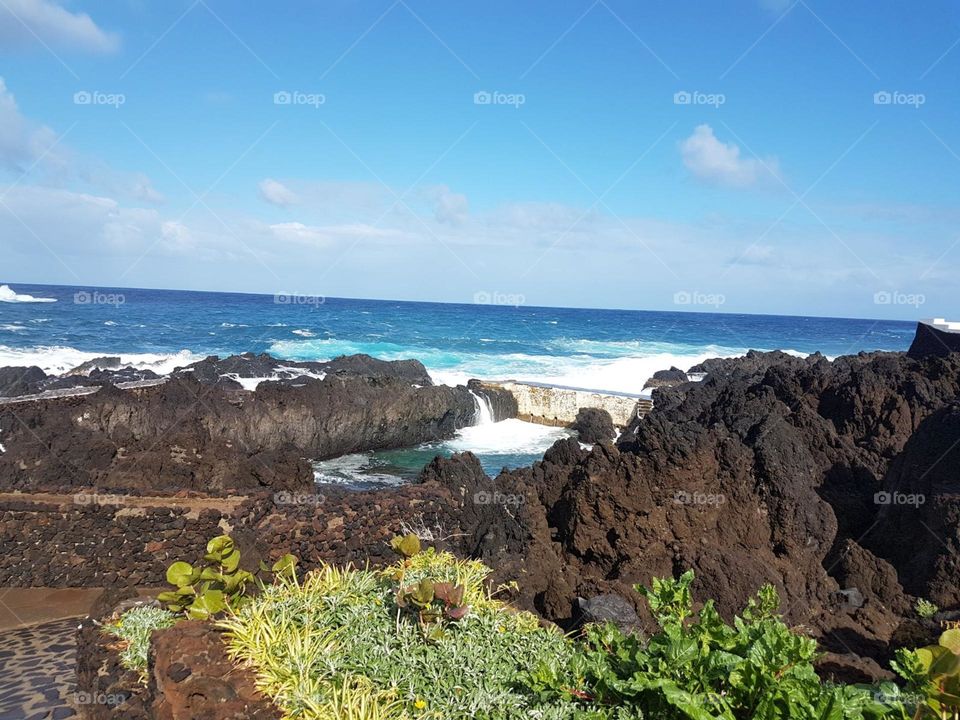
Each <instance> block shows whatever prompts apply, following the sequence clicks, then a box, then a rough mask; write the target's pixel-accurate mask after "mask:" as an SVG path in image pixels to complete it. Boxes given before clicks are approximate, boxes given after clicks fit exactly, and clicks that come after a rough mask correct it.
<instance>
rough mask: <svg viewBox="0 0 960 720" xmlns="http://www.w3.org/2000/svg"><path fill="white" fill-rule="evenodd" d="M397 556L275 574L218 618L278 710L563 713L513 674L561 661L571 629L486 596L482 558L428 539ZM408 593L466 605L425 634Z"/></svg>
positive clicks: (295, 713)
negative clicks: (565, 631) (365, 566)
mask: <svg viewBox="0 0 960 720" xmlns="http://www.w3.org/2000/svg"><path fill="white" fill-rule="evenodd" d="M408 549H410V548H408ZM401 555H402V558H401V559H400V560H399V561H398V562H397V563H396V564H394V565H393V566H391V567H389V568H387V569H385V570H382V571H373V570H355V569H352V568H346V569H341V568H336V567H333V566H327V565H325V566H322V567H321V568H320V569H318V570H316V571H314V572H311V573H309V574H307V576H306V577H305V578H304V579H303V580H302V581H301V580H299V579H298V578H296V577H295V576H281V577H278V578H277V580H276V582H275V583H274V584H272V585H268V586H266V587H264V588H263V591H262V592H261V593H260V594H259V595H258V596H257V597H255V598H253V599H252V600H251V601H250V602H248V603H246V604H244V605H243V606H241V607H240V608H239V609H237V610H236V612H234V613H232V614H230V615H228V616H227V617H225V618H224V619H223V620H221V621H219V623H218V624H219V625H220V626H221V627H223V628H225V629H226V630H227V637H228V647H229V649H230V652H231V654H232V655H233V656H234V657H235V658H237V659H239V660H242V661H244V662H246V663H248V664H250V665H251V666H252V667H253V668H254V670H255V672H256V675H257V679H258V685H259V687H260V688H261V690H263V692H265V693H266V694H267V695H268V696H269V697H271V698H272V699H273V700H274V702H275V703H276V704H277V705H278V707H279V708H280V709H281V710H282V712H283V713H284V715H285V717H287V718H297V719H298V720H347V719H349V718H358V719H359V718H364V719H365V720H367V719H369V720H373V719H374V718H380V717H382V718H391V719H392V718H406V719H407V720H412V719H417V720H467V718H485V719H487V720H490V719H493V718H497V719H505V720H507V719H509V720H514V719H515V720H521V719H526V718H541V719H542V720H561V719H562V718H569V717H570V715H569V711H570V710H571V709H572V708H571V706H570V705H569V703H565V702H563V701H556V702H555V701H552V700H550V701H544V702H541V701H540V700H538V699H537V698H536V697H534V696H533V695H532V694H531V693H530V692H529V691H527V689H526V688H525V687H523V686H522V685H521V684H520V683H519V679H520V678H521V676H522V673H523V672H524V671H525V670H526V669H527V668H529V667H531V666H534V665H538V664H540V663H543V662H547V661H548V660H551V661H554V662H557V663H560V664H564V663H565V662H566V661H567V659H568V658H569V656H570V655H572V652H573V646H572V643H571V642H570V641H569V640H568V639H567V638H565V637H564V636H563V635H562V634H561V633H559V632H558V631H556V630H551V629H547V628H544V627H542V626H541V625H540V623H539V620H538V619H537V618H536V617H534V616H533V615H530V614H529V613H526V612H517V611H515V610H513V609H512V608H509V607H508V606H506V605H505V604H503V603H501V602H498V601H497V600H495V599H493V598H492V597H490V595H489V593H488V591H487V589H486V579H487V577H488V575H489V573H490V570H489V569H488V568H486V567H484V566H483V565H482V564H481V563H478V562H476V561H472V560H458V559H457V558H455V557H454V556H452V555H450V554H449V553H442V552H436V551H435V550H434V549H433V548H429V549H427V550H425V551H422V552H416V553H414V554H411V555H407V554H405V553H401ZM431 586H432V590H433V595H432V600H430V601H427V598H428V597H429V596H430V593H429V592H428V590H429V588H430V587H431ZM402 588H406V589H410V588H414V590H413V591H412V592H410V593H407V594H405V600H404V602H409V603H410V604H409V605H408V606H407V607H400V606H399V605H398V592H399V593H401V594H404V591H403V590H402ZM438 589H439V596H438ZM413 594H419V595H418V597H417V598H416V600H417V603H422V604H427V605H429V604H431V603H439V605H440V606H445V605H446V604H448V603H449V605H450V607H464V606H469V607H470V612H469V613H467V614H465V615H464V616H463V617H462V618H461V619H459V620H456V621H452V620H450V619H449V618H440V619H436V620H432V623H431V629H432V630H435V629H437V628H438V627H442V630H443V631H442V632H438V633H429V634H425V633H424V632H423V630H424V628H423V624H422V620H421V618H420V611H419V609H417V608H418V605H417V603H414V602H413V600H414V598H412V597H410V595H413ZM448 620H449V622H448ZM377 713H379V714H377Z"/></svg>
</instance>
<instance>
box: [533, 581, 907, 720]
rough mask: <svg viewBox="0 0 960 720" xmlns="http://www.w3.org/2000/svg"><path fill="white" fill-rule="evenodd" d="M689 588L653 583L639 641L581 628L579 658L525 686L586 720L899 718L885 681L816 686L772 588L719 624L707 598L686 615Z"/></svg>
mask: <svg viewBox="0 0 960 720" xmlns="http://www.w3.org/2000/svg"><path fill="white" fill-rule="evenodd" d="M692 582H693V572H692V571H690V572H687V573H685V574H684V575H683V576H682V577H681V578H680V579H679V580H674V579H665V580H659V579H655V580H654V581H653V588H652V589H650V590H648V589H646V588H642V587H638V588H637V589H638V591H640V592H642V593H643V594H644V595H645V596H646V598H647V602H648V604H649V606H650V610H651V611H652V613H653V615H654V617H655V619H656V620H657V622H658V624H659V625H660V632H659V633H658V634H656V635H654V636H653V637H651V638H649V640H647V641H646V642H643V641H641V640H640V639H639V638H638V637H636V636H635V635H624V634H623V633H621V632H620V631H619V630H618V629H617V628H616V627H614V626H612V625H606V626H595V627H592V628H589V629H588V631H587V633H586V638H585V643H584V649H583V651H582V652H578V653H576V654H574V655H573V656H572V661H571V662H569V663H568V664H567V665H566V666H563V665H557V664H544V665H541V666H539V667H537V668H536V669H535V671H534V672H533V673H532V674H531V678H530V682H531V686H532V687H533V688H534V689H535V690H536V691H537V692H538V694H539V695H540V697H543V698H567V699H568V700H569V701H571V702H575V703H580V704H581V705H582V706H583V710H582V712H581V714H580V715H577V716H575V717H582V718H591V719H592V718H635V717H648V718H657V719H658V720H680V719H688V718H689V719H690V720H715V719H718V718H722V719H723V720H775V719H777V720H778V719H780V718H790V719H791V720H827V719H829V720H841V719H847V718H849V719H850V720H861V719H866V718H881V717H889V718H895V717H906V715H905V713H904V710H903V707H902V705H901V704H900V701H899V697H898V696H897V695H896V692H895V691H896V686H894V685H893V684H892V683H891V687H890V688H879V689H877V688H867V687H855V686H840V685H826V684H823V683H822V682H821V681H820V679H819V677H818V676H817V674H816V673H815V672H814V667H813V661H814V659H815V657H816V654H817V646H816V642H815V641H814V640H812V639H810V638H807V637H804V636H802V635H799V634H797V633H795V632H794V631H792V630H791V629H790V628H788V627H787V626H786V625H785V624H784V623H783V621H782V620H781V619H780V618H779V616H778V615H777V614H776V612H777V609H778V607H779V598H778V597H777V593H776V591H775V590H774V588H773V587H772V586H766V587H764V588H763V589H762V590H760V592H759V593H758V595H757V596H756V598H755V599H752V600H751V601H750V602H749V604H748V605H747V607H746V608H745V609H744V611H743V612H742V613H741V615H740V616H739V617H737V618H736V619H735V620H734V623H733V625H728V624H726V623H725V622H724V621H723V620H722V619H721V618H720V616H719V614H718V613H717V611H716V609H715V608H714V604H713V602H712V601H710V600H708V601H707V602H706V603H705V604H704V606H703V608H702V609H701V610H700V612H699V613H697V614H696V616H694V613H693V600H692V597H691V594H690V584H691V583H692ZM888 696H889V701H888ZM591 706H592V707H593V708H594V709H591ZM597 706H599V707H600V708H601V709H600V710H597V709H595V708H596V707H597Z"/></svg>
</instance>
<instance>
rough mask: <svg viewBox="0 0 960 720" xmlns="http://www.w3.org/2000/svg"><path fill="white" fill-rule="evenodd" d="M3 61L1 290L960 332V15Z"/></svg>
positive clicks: (191, 24)
mask: <svg viewBox="0 0 960 720" xmlns="http://www.w3.org/2000/svg"><path fill="white" fill-rule="evenodd" d="M0 58H2V60H0V77H2V78H3V89H2V93H0V251H2V258H3V259H2V262H0V282H8V283H11V284H16V283H17V282H21V283H27V282H29V283H37V282H44V283H59V284H70V285H89V286H141V287H171V288H186V289H205V290H239V291H251V292H266V293H273V292H279V291H289V292H302V293H317V294H324V295H330V296H347V297H377V298H397V299H411V300H441V301H452V302H470V301H471V299H472V298H473V297H474V296H475V295H476V294H477V293H483V292H485V293H494V294H495V293H501V294H505V295H506V294H512V295H514V296H516V295H522V296H523V297H524V298H525V300H526V302H528V303H531V304H538V305H564V306H588V307H591V306H592V307H623V308H642V309H670V310H676V309H680V310H683V309H690V310H714V309H718V310H720V311H730V312H757V313H791V314H816V315H838V316H862V317H890V318H904V319H910V318H915V317H917V316H928V315H958V314H960V300H958V296H957V293H956V288H957V282H956V277H957V271H958V269H960V229H958V228H960V224H958V220H960V205H958V194H957V189H958V187H960V123H958V110H960V105H958V101H957V87H956V77H957V74H958V70H960V5H958V4H957V3H956V2H945V1H942V2H941V1H937V0H932V1H931V2H924V3H919V4H918V3H908V2H884V3H875V2H872V3H867V2H860V1H859V0H853V1H851V2H844V3H829V2H825V1H822V0H802V1H801V2H790V0H735V1H733V2H731V1H729V0H728V1H726V2H719V1H709V0H708V1H698V2H677V1H673V2H646V3H636V2H622V1H618V0H598V1H597V2H593V0H586V1H583V2H580V1H578V2H556V1H555V2H549V3H548V2H524V3H517V2H500V1H493V2H486V3H472V4H465V3H440V2H432V1H431V2H424V1H422V0H398V1H396V2H394V1H392V0H386V1H380V0H376V1H374V0H370V1H367V2H358V1H356V0H332V1H326V2H306V1H303V2H280V3H274V4H270V5H267V4H263V3H243V4H238V3H228V2H221V1H219V0H200V1H197V2H195V1H192V0H187V1H181V0H169V1H168V2H163V3H160V2H147V1H146V0H115V1H114V2H111V3H93V2H80V1H76V2H62V3H61V2H56V1H55V0H0ZM478 93H480V95H478ZM483 93H487V94H483ZM878 93H880V94H879V95H877V94H878ZM285 99H289V100H290V102H289V103H283V101H284V100H285ZM685 100H689V102H684V101H685ZM487 101H489V102H487Z"/></svg>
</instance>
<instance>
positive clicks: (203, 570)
mask: <svg viewBox="0 0 960 720" xmlns="http://www.w3.org/2000/svg"><path fill="white" fill-rule="evenodd" d="M296 564H297V559H296V558H295V557H293V555H284V556H283V557H282V558H280V560H278V561H277V562H276V563H275V564H274V565H273V568H272V572H274V573H278V574H282V573H292V572H294V571H295V567H296ZM260 569H261V571H266V570H267V568H266V567H261V568H260ZM256 580H257V578H256V576H255V575H254V574H253V573H251V572H249V571H247V570H243V569H241V567H240V551H239V550H238V549H237V547H236V545H235V543H234V542H233V538H231V537H230V536H229V535H219V536H218V537H215V538H213V539H212V540H210V542H208V543H207V552H206V553H205V554H204V555H203V557H202V558H201V559H200V562H198V563H196V564H194V565H191V564H190V563H188V562H183V561H182V560H180V561H177V562H175V563H173V564H172V565H170V567H168V568H167V582H168V583H170V584H171V585H173V586H174V587H175V588H176V589H175V590H167V591H165V592H162V593H160V594H159V595H158V596H157V600H159V601H160V602H162V603H164V604H165V605H166V606H167V608H168V609H170V610H173V611H176V612H184V613H186V615H187V617H189V618H190V619H191V620H208V619H210V618H211V617H212V616H214V615H217V614H219V613H222V612H224V611H225V610H227V609H228V608H231V607H232V608H234V609H235V608H236V607H237V606H239V605H240V604H241V603H242V602H244V601H245V600H246V599H247V594H246V593H247V586H248V585H251V584H253V583H254V582H255V581H256Z"/></svg>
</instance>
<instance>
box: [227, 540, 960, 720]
mask: <svg viewBox="0 0 960 720" xmlns="http://www.w3.org/2000/svg"><path fill="white" fill-rule="evenodd" d="M393 547H394V549H395V550H396V551H397V552H398V553H399V554H400V555H402V556H403V559H402V560H400V561H399V562H397V563H396V564H395V565H392V566H391V567H389V568H387V569H386V570H383V571H379V572H377V571H371V570H355V569H350V568H348V569H338V568H335V567H332V566H324V567H322V568H321V569H320V570H318V571H315V572H313V573H310V574H309V575H307V577H306V578H305V579H304V580H303V581H302V582H301V581H299V580H298V579H297V577H296V576H295V575H293V574H284V575H280V576H278V578H277V581H276V582H275V583H274V584H273V585H271V586H268V587H265V588H264V589H263V592H262V593H261V594H260V595H259V596H257V597H255V598H253V599H251V600H250V601H249V602H247V603H245V604H244V605H242V606H241V607H239V608H238V609H236V610H235V611H234V612H233V613H232V614H231V615H230V616H228V617H227V618H225V619H224V620H221V621H220V622H219V623H218V625H219V626H220V627H222V628H224V629H225V630H226V631H227V639H228V648H229V652H230V653H231V655H232V657H234V659H237V660H240V661H242V662H245V663H246V664H248V665H249V666H250V667H252V668H253V670H254V672H255V674H256V676H257V682H258V685H259V687H260V689H261V690H263V691H264V692H265V693H266V694H267V695H268V696H269V697H270V698H272V699H273V700H274V702H275V703H276V704H277V706H278V707H279V708H280V709H281V711H282V712H283V713H284V717H286V718H291V719H292V718H297V719H298V720H466V719H467V718H481V719H482V720H515V719H517V720H519V719H520V718H537V719H539V720H559V719H560V718H563V719H571V718H572V719H576V720H640V719H641V718H648V719H651V720H873V719H875V718H891V719H893V718H901V719H903V718H906V717H907V715H906V711H905V709H904V703H903V699H904V696H903V695H901V693H900V690H899V688H897V686H896V685H894V684H893V683H885V684H883V685H881V686H880V687H878V688H873V687H865V686H844V685H830V684H825V683H822V682H821V681H820V679H819V677H818V676H817V674H816V673H815V671H814V667H813V662H814V660H815V658H816V654H817V646H816V642H815V641H814V640H812V639H810V638H807V637H804V636H803V635H800V634H798V633H796V632H794V631H792V630H791V629H790V628H788V627H787V626H786V625H785V624H784V623H783V621H782V620H781V619H780V617H779V615H777V610H778V607H779V598H778V596H777V593H776V591H775V590H774V589H773V588H772V587H770V586H768V587H765V588H763V589H762V590H761V591H760V592H759V593H758V594H757V596H756V598H754V599H752V600H751V601H750V602H749V603H748V605H747V607H746V608H745V609H744V610H743V612H742V613H741V615H740V616H739V617H737V618H735V620H734V622H733V624H732V625H728V624H727V623H725V622H724V621H723V620H722V619H721V618H720V616H719V614H718V613H717V611H716V609H715V608H714V604H713V602H711V601H708V602H707V603H706V604H705V605H704V606H703V608H702V609H701V610H700V611H699V612H698V613H696V614H695V613H694V612H693V599H692V597H691V593H690V585H691V583H692V581H693V573H692V572H688V573H686V574H684V575H683V576H682V577H681V578H679V579H677V580H674V579H665V580H660V579H655V580H654V581H653V587H652V589H650V590H647V589H644V588H639V587H638V590H639V591H640V592H642V593H643V594H644V595H645V597H646V599H647V602H648V604H649V606H650V609H651V611H652V613H653V615H654V617H655V618H656V620H657V622H658V623H659V625H660V631H659V632H658V633H657V634H656V635H654V636H653V637H651V638H650V639H649V640H647V641H646V642H644V641H642V640H641V639H640V638H639V637H638V636H635V635H624V634H623V633H621V632H620V631H619V630H618V629H617V628H616V627H615V626H613V625H602V626H601V625H596V626H589V627H588V628H587V629H586V631H585V635H584V638H583V639H582V640H583V641H582V642H576V641H574V640H572V639H570V638H568V637H565V636H563V635H562V634H561V633H560V632H558V631H556V630H555V629H551V628H547V627H543V626H542V625H541V624H540V622H539V620H538V619H537V618H536V617H535V616H533V615H531V614H529V613H526V612H517V611H515V610H513V609H512V608H510V607H509V606H507V605H505V604H504V603H502V602H500V601H498V600H496V599H495V598H494V597H492V596H491V594H490V593H489V592H488V591H487V589H486V581H487V578H488V576H489V573H490V570H489V569H488V568H486V567H485V566H484V565H482V564H481V563H479V562H475V561H468V560H458V559H456V558H454V557H453V556H452V555H450V554H448V553H439V552H436V551H434V550H433V549H429V550H426V551H425V552H420V546H419V542H418V541H417V539H416V538H415V537H413V536H408V537H406V538H398V539H397V540H395V541H394V543H393ZM958 662H960V661H958ZM911 667H913V666H911ZM914 670H915V671H916V673H918V674H922V673H921V669H919V666H917V667H914ZM917 682H920V680H919V679H918V680H917ZM924 682H925V681H924ZM951 687H952V686H951Z"/></svg>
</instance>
